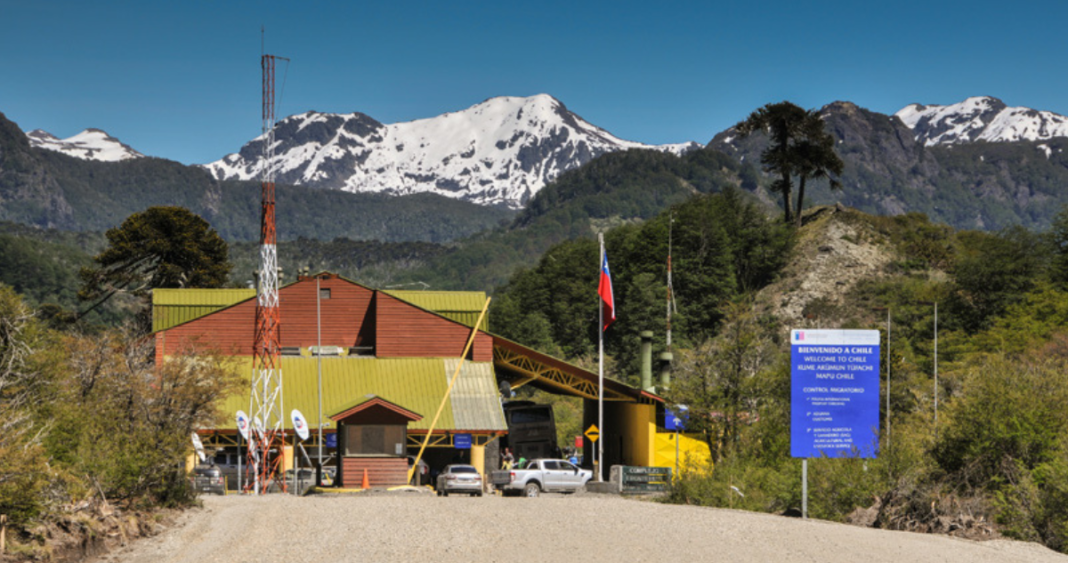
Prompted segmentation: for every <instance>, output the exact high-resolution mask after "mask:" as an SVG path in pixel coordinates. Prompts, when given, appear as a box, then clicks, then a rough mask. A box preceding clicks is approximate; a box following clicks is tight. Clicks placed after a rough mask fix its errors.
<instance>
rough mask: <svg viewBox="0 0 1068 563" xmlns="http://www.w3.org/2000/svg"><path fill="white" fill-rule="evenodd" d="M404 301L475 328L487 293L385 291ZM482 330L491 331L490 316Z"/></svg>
mask: <svg viewBox="0 0 1068 563" xmlns="http://www.w3.org/2000/svg"><path fill="white" fill-rule="evenodd" d="M383 293H386V294H387V295H392V296H393V297H396V298H397V299H400V300H402V301H407V302H408V303H411V304H412V305H415V306H417V307H421V308H423V309H426V310H428V311H433V312H435V313H437V314H439V315H441V316H443V317H445V318H448V319H452V320H454V321H456V322H458V323H460V324H462V325H465V326H475V323H476V322H478V315H479V313H481V312H482V307H483V306H484V305H485V304H486V292H485V291H413V290H396V289H388V290H383ZM479 328H480V329H482V330H486V331H488V330H489V315H487V316H486V318H485V319H483V321H482V326H480V327H479Z"/></svg>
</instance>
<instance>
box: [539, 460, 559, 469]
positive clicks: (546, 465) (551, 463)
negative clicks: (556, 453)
mask: <svg viewBox="0 0 1068 563" xmlns="http://www.w3.org/2000/svg"><path fill="white" fill-rule="evenodd" d="M541 465H542V467H543V468H544V469H545V470H546V471H551V470H553V469H560V466H559V465H557V464H556V462H555V461H543V462H541Z"/></svg>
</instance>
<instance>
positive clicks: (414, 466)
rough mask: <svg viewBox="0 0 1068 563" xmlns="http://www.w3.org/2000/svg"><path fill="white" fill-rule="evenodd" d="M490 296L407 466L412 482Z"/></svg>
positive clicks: (462, 365) (461, 367) (480, 323)
mask: <svg viewBox="0 0 1068 563" xmlns="http://www.w3.org/2000/svg"><path fill="white" fill-rule="evenodd" d="M490 299H492V298H491V297H487V298H486V304H485V305H483V306H482V312H481V313H479V315H478V322H476V323H475V326H474V328H472V329H471V336H470V337H468V339H467V345H466V346H464V352H463V354H461V355H460V363H459V364H456V371H455V372H454V373H453V374H452V379H450V380H449V388H448V389H446V390H445V396H444V397H442V398H441V404H440V405H438V412H437V413H435V414H434V420H432V421H431V422H430V428H429V429H427V431H426V438H423V445H422V446H420V447H419V455H417V456H415V462H414V463H412V466H411V467H409V468H408V482H409V483H411V482H412V475H413V474H414V473H415V471H416V470H417V469H419V460H421V459H423V451H425V450H426V445H427V444H428V443H430V435H431V434H433V433H434V428H435V427H436V426H437V425H438V418H439V417H440V416H441V411H443V410H445V402H446V401H448V400H449V394H450V393H452V386H453V384H455V383H456V377H457V376H459V375H460V370H461V369H463V367H464V361H465V360H467V351H468V350H470V349H471V345H472V344H474V343H475V336H477V335H478V327H480V326H482V319H483V318H484V317H485V316H486V311H488V310H489V304H490Z"/></svg>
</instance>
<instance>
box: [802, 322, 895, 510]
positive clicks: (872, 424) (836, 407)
mask: <svg viewBox="0 0 1068 563" xmlns="http://www.w3.org/2000/svg"><path fill="white" fill-rule="evenodd" d="M790 368H791V369H790V391H791V393H790V395H791V401H790V455H791V456H792V457H795V458H801V460H802V461H801V479H802V484H801V488H802V491H801V493H802V499H801V512H802V516H803V517H805V518H807V517H808V458H811V457H821V456H827V457H860V458H874V457H876V454H877V452H878V449H879V331H877V330H801V329H794V330H791V331H790Z"/></svg>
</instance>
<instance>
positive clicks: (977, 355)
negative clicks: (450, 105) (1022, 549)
mask: <svg viewBox="0 0 1068 563" xmlns="http://www.w3.org/2000/svg"><path fill="white" fill-rule="evenodd" d="M755 211H757V210H756V208H755V207H753V206H752V205H751V204H747V203H745V202H744V200H742V199H741V198H738V197H737V195H736V194H734V193H733V192H730V191H728V192H726V193H724V194H717V195H711V196H701V197H698V198H696V199H694V200H692V201H689V202H686V203H684V204H681V205H678V206H675V207H674V208H673V209H672V210H671V211H667V212H665V213H663V214H661V215H660V216H657V217H655V218H652V219H650V220H649V221H647V222H645V223H644V224H642V225H622V226H619V227H616V228H613V229H611V230H609V231H608V233H607V234H606V248H607V252H608V258H609V261H610V264H611V267H612V272H613V280H614V282H615V283H614V285H615V287H616V301H617V312H618V320H617V321H616V323H615V324H613V325H612V326H611V327H610V328H609V329H608V331H607V333H606V353H607V355H608V358H607V362H606V364H607V368H608V374H609V376H610V377H614V378H616V379H619V380H622V381H626V382H629V383H632V384H633V383H636V382H637V368H636V361H635V360H636V358H635V356H636V355H637V349H638V339H637V338H636V333H637V332H638V331H640V330H646V329H651V330H654V332H655V333H656V335H657V343H656V345H655V348H654V355H655V352H659V351H660V350H663V334H664V320H665V319H664V314H665V310H664V305H665V301H664V299H665V287H664V279H665V273H666V272H665V270H666V264H665V260H664V258H665V256H666V239H667V237H666V227H667V224H668V221H669V218H668V217H669V215H670V214H671V213H673V214H674V215H675V217H676V222H675V230H674V233H673V234H674V235H675V236H673V242H674V248H673V252H672V256H673V259H674V260H673V265H674V281H675V288H676V292H677V299H678V302H679V314H678V315H677V316H676V317H675V319H674V323H673V327H674V330H675V335H674V336H675V339H674V352H675V358H676V362H675V365H674V369H673V374H672V382H671V385H670V386H669V387H668V388H666V389H660V388H658V392H659V393H661V394H662V395H664V396H665V398H666V399H667V400H668V403H669V404H685V405H688V406H689V422H688V426H687V428H688V430H689V431H690V432H691V436H693V437H696V438H701V439H704V440H706V441H707V443H708V444H709V447H710V449H711V451H712V454H713V461H714V465H713V466H712V467H711V468H703V469H702V468H694V467H690V468H689V469H688V470H687V471H686V472H684V473H683V475H682V480H681V481H680V482H679V483H678V484H677V486H676V487H675V488H674V489H673V491H672V496H671V498H672V501H674V502H680V503H686V504H701V505H711V506H722V507H733V508H736V509H737V508H742V509H746V510H758V511H765V512H775V513H794V511H797V510H798V509H799V507H800V497H799V495H800V488H801V487H800V482H799V476H800V467H799V463H800V461H799V460H797V459H794V458H792V457H791V455H790V441H789V436H790V400H791V398H790V397H791V387H790V356H789V346H788V339H787V333H788V330H789V329H791V328H854V329H878V330H880V331H881V333H882V338H883V342H882V346H881V348H880V350H881V353H882V358H881V360H880V366H887V365H889V368H886V369H883V368H880V369H881V371H880V378H881V380H880V384H881V389H880V413H879V420H880V428H879V432H880V451H879V453H878V456H877V457H876V458H874V459H827V458H822V459H813V460H810V461H809V479H810V481H809V511H810V514H812V515H813V516H815V517H817V518H823V519H829V520H836V521H847V522H853V523H856V524H859V525H864V526H875V527H881V528H886V529H895V530H909V531H918V532H934V533H946V534H952V535H959V536H962V537H970V538H991V537H999V536H1008V537H1013V538H1019V539H1024V540H1029V541H1039V542H1042V543H1044V544H1046V545H1048V546H1049V547H1051V548H1053V549H1057V550H1060V551H1068V533H1065V530H1066V529H1068V503H1066V502H1065V501H1064V499H1065V498H1068V497H1066V495H1065V491H1068V462H1066V460H1068V416H1065V415H1064V409H1063V407H1062V404H1063V402H1064V401H1065V400H1068V378H1066V377H1065V375H1064V374H1065V373H1068V344H1066V343H1068V252H1066V251H1065V249H1066V248H1068V211H1066V210H1064V209H1063V208H1062V210H1061V211H1060V213H1059V214H1058V215H1056V216H1054V218H1053V221H1052V227H1051V229H1049V230H1048V231H1045V232H1041V233H1033V232H1030V231H1027V230H1025V229H1022V228H1010V229H1005V230H1003V231H999V232H996V233H989V232H982V231H964V230H961V231H958V230H955V229H953V228H950V227H947V226H944V225H939V224H935V223H932V222H931V221H930V220H929V219H928V218H927V217H925V216H923V215H921V214H908V215H901V216H897V217H878V216H871V215H867V214H864V213H860V212H858V211H855V210H850V209H847V208H843V207H837V208H836V207H823V208H817V209H814V210H811V211H810V212H808V213H806V215H805V217H804V226H803V227H802V228H800V229H799V230H796V231H794V230H793V229H792V228H791V229H786V228H784V227H782V226H781V224H780V223H779V221H769V220H767V219H765V218H764V217H763V216H762V215H760V214H759V213H754V212H755ZM596 256H597V246H596V243H594V242H593V241H592V240H576V241H569V242H565V243H562V244H559V245H557V246H554V247H553V248H552V249H551V250H550V251H549V252H548V253H546V255H545V256H544V257H543V258H542V260H541V261H539V263H538V264H537V265H536V266H535V267H534V268H532V269H530V270H526V271H522V272H519V273H517V274H516V275H515V276H513V277H512V279H511V280H510V281H509V282H508V284H507V285H505V286H504V288H503V289H502V290H501V291H500V293H499V296H498V299H497V300H496V304H495V306H494V311H493V314H494V318H493V320H492V322H493V326H494V327H495V329H496V330H499V331H503V332H504V333H505V334H506V336H509V337H510V338H513V339H516V340H519V341H521V342H525V343H528V344H531V345H533V346H536V347H539V348H541V349H545V350H549V351H552V352H553V353H556V354H559V355H561V356H563V357H566V358H568V359H569V360H570V361H573V362H576V363H578V364H580V365H587V366H592V365H594V364H595V360H596V359H595V356H594V354H595V352H594V349H595V348H594V346H595V344H596V338H597V330H598V328H597V320H596V319H597V303H598V297H597V294H596V287H597V276H598V270H597V268H596V266H595V265H594V264H595V263H596ZM936 308H937V312H938V313H937V314H938V318H937V332H936V322H935V321H936V319H935V311H936ZM888 316H889V319H888ZM888 322H889V323H890V325H891V326H892V338H891V339H889V340H888V339H887V338H888V336H889V333H888V332H887V323H888ZM936 337H937V341H938V344H937V347H936V345H935V339H936ZM936 350H937V354H936ZM888 362H889V364H888ZM936 366H937V368H936ZM887 370H889V371H887ZM936 372H937V374H938V377H937V379H936V378H935V373H936ZM887 393H889V400H887V399H886V396H887V395H886V394H887ZM936 405H937V407H936ZM936 409H937V410H936ZM936 412H937V414H936ZM887 421H889V427H888V426H886V424H887ZM936 421H937V422H936ZM891 429H892V433H891Z"/></svg>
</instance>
